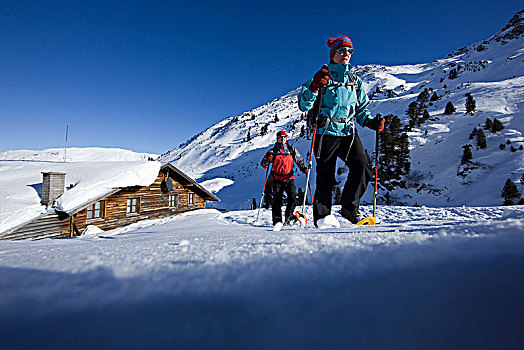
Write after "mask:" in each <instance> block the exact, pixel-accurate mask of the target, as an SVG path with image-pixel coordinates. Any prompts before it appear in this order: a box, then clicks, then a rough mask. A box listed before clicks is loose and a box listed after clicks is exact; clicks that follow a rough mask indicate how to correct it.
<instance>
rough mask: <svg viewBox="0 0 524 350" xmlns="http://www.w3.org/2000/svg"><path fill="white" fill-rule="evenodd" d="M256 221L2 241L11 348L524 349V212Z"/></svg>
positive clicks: (0, 281) (204, 214)
mask: <svg viewBox="0 0 524 350" xmlns="http://www.w3.org/2000/svg"><path fill="white" fill-rule="evenodd" d="M309 209H310V208H308V210H309ZM363 210H364V211H366V212H369V211H370V210H371V208H370V207H365V208H363ZM308 215H311V213H310V212H309V211H308ZM255 217H256V211H234V212H227V213H219V212H217V211H215V210H198V211H195V212H191V213H186V214H181V215H178V216H175V217H171V218H165V219H159V220H149V221H141V222H139V223H136V224H133V225H130V226H127V227H124V228H119V229H116V230H112V231H107V232H95V233H93V234H91V235H90V236H82V237H77V238H74V239H68V240H51V239H46V240H42V241H19V242H8V241H0V310H1V311H2V312H0V348H2V349H18V348H49V349H73V348H74V349H78V348H86V349H115V348H126V349H145V348H154V349H165V348H170V349H171V348H199V349H204V348H205V349H208V348H213V349H214V348H218V349H239V348H241V349H295V348H299V349H319V348H326V349H328V348H329V349H353V348H356V349H450V348H460V349H470V348H472V349H519V348H521V347H522V346H521V345H522V332H521V331H520V330H521V328H522V326H521V324H522V322H521V321H522V312H523V311H524V304H523V302H522V292H523V291H524V281H523V279H522V269H523V268H524V249H523V247H524V235H523V234H524V219H523V218H524V207H522V206H515V207H484V208H481V207H476V208H473V207H456V208H426V207H421V208H412V207H400V206H384V207H383V206H379V207H378V210H377V217H378V218H380V219H381V224H379V225H375V226H360V227H358V226H354V225H351V224H349V223H347V222H342V227H341V228H340V229H330V230H317V229H315V228H312V227H308V228H305V229H296V230H293V229H284V230H283V231H281V232H273V231H272V230H271V227H270V222H271V210H263V211H262V213H261V220H260V222H261V223H260V224H259V225H258V226H254V225H253V223H254V220H255ZM519 276H520V277H519Z"/></svg>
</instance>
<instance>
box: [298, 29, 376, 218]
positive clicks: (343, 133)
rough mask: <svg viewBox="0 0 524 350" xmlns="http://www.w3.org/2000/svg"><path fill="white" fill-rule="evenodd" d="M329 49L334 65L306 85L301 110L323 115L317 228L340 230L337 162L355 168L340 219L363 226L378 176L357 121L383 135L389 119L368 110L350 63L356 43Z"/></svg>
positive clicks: (337, 42)
mask: <svg viewBox="0 0 524 350" xmlns="http://www.w3.org/2000/svg"><path fill="white" fill-rule="evenodd" d="M327 44H328V47H329V48H330V54H329V58H330V63H329V65H324V66H323V67H322V68H321V69H320V70H319V71H318V72H317V73H315V75H314V76H313V79H310V80H308V81H307V82H305V83H304V84H303V85H302V90H301V91H300V93H299V95H298V106H299V108H300V110H301V111H303V112H307V111H309V110H310V109H312V108H313V109H314V111H319V112H318V119H317V136H316V140H315V145H314V151H315V157H316V160H317V165H316V173H317V177H316V191H315V197H314V203H313V219H314V222H315V225H316V226H318V227H339V226H340V225H339V223H338V220H337V219H336V218H335V217H334V216H333V215H332V214H331V206H332V191H333V188H334V186H335V183H336V179H335V172H336V163H337V158H340V159H342V160H343V161H344V162H345V164H346V165H347V167H348V168H349V175H348V178H347V180H346V183H345V185H344V189H343V191H342V198H341V206H342V209H341V211H340V214H341V215H342V216H343V217H344V218H346V219H347V220H349V221H350V222H352V223H357V222H358V221H359V219H360V217H359V216H360V213H359V210H358V209H359V204H360V198H361V197H362V196H363V195H364V192H365V191H366V187H367V184H368V182H369V180H370V179H371V177H372V171H371V167H370V165H369V161H368V158H367V155H366V152H365V149H364V146H363V145H362V142H361V140H360V138H359V136H358V134H357V130H356V125H355V121H356V122H357V123H358V124H359V125H361V126H362V127H368V128H370V129H372V130H376V131H379V132H380V131H382V130H384V118H378V117H377V118H373V117H372V116H371V112H370V111H369V109H368V108H367V107H368V105H369V99H368V96H367V95H366V92H365V91H364V88H363V87H362V80H361V79H360V78H359V77H357V76H356V75H354V73H353V72H352V67H351V65H350V63H349V61H350V59H351V55H352V54H353V43H352V42H351V40H350V39H349V38H348V37H347V36H343V37H340V38H335V39H329V40H328V42H327ZM319 95H320V96H319ZM319 103H320V106H319V105H318V104H319Z"/></svg>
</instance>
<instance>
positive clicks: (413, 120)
mask: <svg viewBox="0 0 524 350" xmlns="http://www.w3.org/2000/svg"><path fill="white" fill-rule="evenodd" d="M406 115H407V116H409V124H408V126H407V127H406V129H407V131H411V130H413V127H414V126H415V125H418V124H419V121H418V119H419V105H418V103H417V101H413V102H411V103H410V104H409V106H408V109H406Z"/></svg>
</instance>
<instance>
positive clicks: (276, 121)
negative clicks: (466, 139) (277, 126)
mask: <svg viewBox="0 0 524 350" xmlns="http://www.w3.org/2000/svg"><path fill="white" fill-rule="evenodd" d="M279 121H280V119H278V114H276V113H275V123H278V122H279Z"/></svg>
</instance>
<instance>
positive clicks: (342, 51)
mask: <svg viewBox="0 0 524 350" xmlns="http://www.w3.org/2000/svg"><path fill="white" fill-rule="evenodd" d="M336 51H337V52H340V53H348V54H350V55H351V54H353V52H354V51H353V49H352V48H351V47H341V48H338V49H337V50H336Z"/></svg>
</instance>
